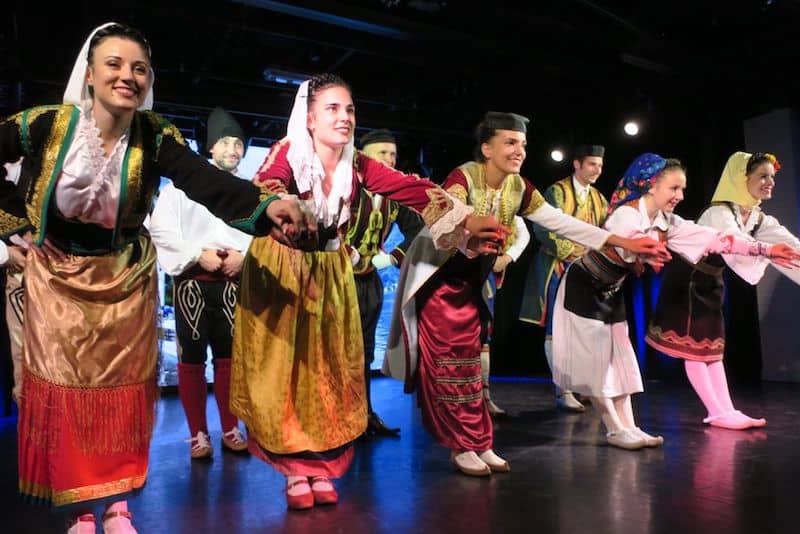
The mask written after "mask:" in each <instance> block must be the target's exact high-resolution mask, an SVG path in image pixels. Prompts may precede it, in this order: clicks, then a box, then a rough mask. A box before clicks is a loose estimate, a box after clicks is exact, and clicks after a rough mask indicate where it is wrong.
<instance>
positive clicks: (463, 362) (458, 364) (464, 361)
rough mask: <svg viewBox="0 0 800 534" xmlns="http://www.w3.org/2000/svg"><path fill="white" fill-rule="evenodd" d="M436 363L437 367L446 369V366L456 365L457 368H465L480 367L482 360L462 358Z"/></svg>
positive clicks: (437, 361)
mask: <svg viewBox="0 0 800 534" xmlns="http://www.w3.org/2000/svg"><path fill="white" fill-rule="evenodd" d="M434 363H435V364H436V366H437V367H444V366H445V365H454V366H456V367H463V366H467V365H480V364H481V359H480V358H462V359H456V358H453V359H450V360H435V361H434Z"/></svg>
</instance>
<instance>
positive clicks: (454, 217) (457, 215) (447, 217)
mask: <svg viewBox="0 0 800 534" xmlns="http://www.w3.org/2000/svg"><path fill="white" fill-rule="evenodd" d="M447 196H448V197H450V200H451V201H452V208H451V209H450V210H449V211H447V212H446V213H444V214H442V215H441V217H439V218H438V219H437V220H436V222H435V223H433V224H432V225H431V226H430V230H431V235H432V236H433V243H434V245H435V246H436V248H438V249H454V248H456V249H458V250H460V251H462V252H464V253H465V254H467V252H466V249H467V241H469V237H470V234H469V232H468V231H467V229H466V228H464V225H463V222H464V219H466V218H467V216H468V215H472V213H473V211H474V209H473V208H472V206H467V205H466V204H464V203H463V202H461V201H460V200H458V199H456V198H454V197H452V196H450V195H447ZM467 255H468V256H470V257H472V255H470V254H467Z"/></svg>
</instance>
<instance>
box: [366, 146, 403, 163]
mask: <svg viewBox="0 0 800 534" xmlns="http://www.w3.org/2000/svg"><path fill="white" fill-rule="evenodd" d="M364 154H366V155H367V156H369V157H371V158H372V159H377V160H378V161H382V162H383V163H385V164H386V165H388V166H389V167H391V168H393V169H394V166H395V165H397V145H396V144H394V143H387V142H381V143H370V144H368V145H367V146H365V147H364Z"/></svg>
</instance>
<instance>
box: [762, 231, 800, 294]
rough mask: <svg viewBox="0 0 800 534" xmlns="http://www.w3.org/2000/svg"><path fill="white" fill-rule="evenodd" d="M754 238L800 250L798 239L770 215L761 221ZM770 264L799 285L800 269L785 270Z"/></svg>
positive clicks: (799, 240)
mask: <svg viewBox="0 0 800 534" xmlns="http://www.w3.org/2000/svg"><path fill="white" fill-rule="evenodd" d="M755 237H756V239H758V240H759V241H764V242H765V243H771V244H773V245H774V244H777V243H786V244H787V245H790V246H792V247H794V248H796V249H798V250H800V239H797V237H796V236H795V235H794V234H792V232H790V231H789V230H788V229H787V228H786V227H785V226H782V225H781V223H780V222H779V221H778V219H776V218H775V217H772V216H771V215H764V220H763V221H761V226H759V227H758V230H757V231H756V235H755ZM770 263H771V264H772V266H773V267H775V268H776V269H777V270H778V271H780V272H781V274H783V275H784V276H786V277H787V278H788V279H789V280H791V281H792V282H794V283H795V284H798V285H800V269H787V268H786V267H782V266H780V265H776V264H775V263H772V262H771V261H770Z"/></svg>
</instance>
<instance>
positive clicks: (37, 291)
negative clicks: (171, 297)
mask: <svg viewBox="0 0 800 534" xmlns="http://www.w3.org/2000/svg"><path fill="white" fill-rule="evenodd" d="M156 304H157V292H156V267H155V250H154V249H153V246H152V245H151V244H150V239H149V238H148V237H146V236H143V237H140V238H139V241H138V242H137V243H134V244H132V245H129V246H128V247H126V248H125V249H123V250H121V251H118V252H114V253H112V254H107V255H105V256H68V257H67V259H66V260H64V261H50V260H47V259H43V258H41V257H39V256H38V255H36V254H34V253H33V252H31V253H30V254H29V255H28V261H27V264H26V267H25V312H24V315H25V322H24V326H23V336H24V341H23V353H24V355H23V362H24V365H23V366H24V377H23V382H22V391H21V395H20V409H19V477H20V480H19V487H20V491H21V492H22V493H23V494H27V495H29V496H31V497H34V498H39V499H45V500H50V501H51V502H52V503H53V504H55V505H65V504H72V503H75V502H81V501H87V500H91V499H98V498H103V497H109V496H112V495H119V494H122V493H125V492H128V491H130V490H134V489H138V488H141V487H142V486H143V485H144V482H145V478H146V476H147V468H148V453H149V449H150V437H151V435H152V429H153V415H154V408H155V399H156V396H157V388H156V381H155V372H156V359H157V345H156Z"/></svg>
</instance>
